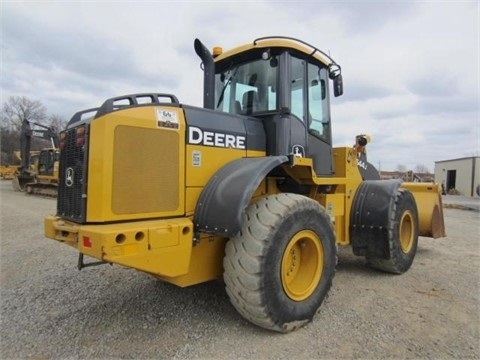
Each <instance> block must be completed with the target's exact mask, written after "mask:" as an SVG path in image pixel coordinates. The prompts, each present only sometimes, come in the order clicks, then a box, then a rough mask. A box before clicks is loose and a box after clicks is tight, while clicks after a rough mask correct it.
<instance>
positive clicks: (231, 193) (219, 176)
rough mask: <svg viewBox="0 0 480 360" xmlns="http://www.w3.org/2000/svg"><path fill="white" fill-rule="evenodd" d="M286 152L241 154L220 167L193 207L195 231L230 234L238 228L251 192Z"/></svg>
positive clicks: (223, 235)
mask: <svg viewBox="0 0 480 360" xmlns="http://www.w3.org/2000/svg"><path fill="white" fill-rule="evenodd" d="M287 161H288V157H287V156H268V157H258V158H242V159H237V160H233V161H232V162H230V163H228V164H226V165H224V166H223V167H221V168H220V169H219V170H218V171H217V172H216V173H215V174H214V175H213V176H212V178H211V179H210V180H209V181H208V182H207V184H206V185H205V187H204V188H203V190H202V193H201V194H200V197H199V199H198V201H197V205H196V207H195V214H194V217H193V223H194V224H195V231H197V232H206V233H210V234H215V235H218V236H222V237H232V236H233V235H235V234H236V233H237V232H238V231H239V230H240V228H241V222H242V220H241V219H242V214H243V213H244V212H245V209H246V208H247V206H248V204H249V202H250V199H251V198H252V195H253V192H254V191H255V190H256V189H257V188H258V186H259V185H260V183H261V182H262V180H263V179H264V178H265V176H266V175H267V174H268V173H269V172H270V171H271V170H273V169H274V168H275V167H277V166H279V165H281V164H283V163H285V162H287Z"/></svg>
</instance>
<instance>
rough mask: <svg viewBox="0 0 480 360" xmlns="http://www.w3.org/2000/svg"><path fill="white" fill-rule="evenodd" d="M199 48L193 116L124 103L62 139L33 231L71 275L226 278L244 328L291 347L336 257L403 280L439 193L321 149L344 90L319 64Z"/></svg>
mask: <svg viewBox="0 0 480 360" xmlns="http://www.w3.org/2000/svg"><path fill="white" fill-rule="evenodd" d="M194 48H195V51H196V53H197V55H198V56H199V57H200V59H201V61H202V65H203V66H202V69H203V71H204V92H203V96H204V104H203V107H196V106H190V105H186V104H182V103H180V102H179V101H178V99H177V97H176V96H175V95H173V94H165V93H163V94H159V93H141V94H132V95H125V96H119V97H115V98H111V99H108V100H106V101H105V102H104V103H103V105H101V106H100V107H99V108H95V109H89V110H84V111H80V112H78V113H76V114H75V115H74V116H73V117H72V119H71V120H70V122H69V123H68V124H67V127H66V129H65V130H64V131H62V132H61V133H60V145H59V146H60V149H61V150H60V180H59V191H58V198H57V213H56V215H55V216H53V215H52V216H48V217H46V218H45V228H44V230H45V236H46V237H47V238H50V239H53V240H55V241H58V242H59V243H62V244H67V245H69V246H72V247H73V248H74V249H76V250H77V251H78V253H79V257H78V268H79V269H82V268H85V267H88V266H93V265H99V264H119V265H121V266H125V267H129V268H134V269H137V270H140V271H143V272H145V273H148V274H151V275H153V276H155V277H156V278H159V279H161V280H163V281H166V282H169V283H172V284H175V285H177V286H180V287H185V286H190V285H194V284H198V283H201V282H205V281H210V280H214V279H217V278H219V277H223V279H224V282H225V287H226V291H227V293H228V296H229V297H230V300H231V302H232V305H233V306H234V307H235V308H236V309H237V310H238V312H239V313H240V314H241V315H242V316H243V317H244V318H246V319H247V320H249V321H251V322H252V323H254V324H256V325H258V326H261V327H263V328H266V329H269V330H273V331H278V332H282V333H286V332H289V331H292V330H295V329H297V328H299V327H301V326H303V325H305V324H306V323H308V322H309V321H311V320H312V318H313V317H314V315H315V313H316V312H317V310H318V308H319V307H320V305H321V303H322V301H323V300H324V299H325V297H326V296H327V293H328V291H329V289H330V287H331V285H332V279H333V276H334V273H335V266H336V263H337V246H350V247H351V249H352V250H353V253H354V254H355V255H358V256H362V257H364V258H365V261H366V263H367V264H368V265H369V266H370V267H372V268H374V269H377V270H380V271H384V272H388V273H393V274H401V273H404V272H405V271H407V270H408V269H409V268H410V266H411V265H412V263H413V260H414V257H415V254H416V251H417V243H418V238H419V236H427V237H433V238H438V237H443V236H445V227H444V220H443V210H442V203H441V197H440V195H439V186H438V184H434V183H408V182H402V181H401V180H380V175H379V173H378V171H377V170H376V169H375V167H374V166H373V165H372V164H370V163H369V162H368V161H367V156H366V155H367V150H366V147H367V144H368V142H369V141H370V137H369V136H367V135H364V134H362V135H357V136H356V137H355V145H354V146H352V147H334V146H333V145H332V124H333V121H332V118H331V115H330V90H329V88H330V86H329V84H330V80H331V81H332V83H333V95H334V96H340V95H342V93H343V80H342V75H341V68H340V66H339V65H338V64H337V63H336V62H335V61H334V60H333V59H332V58H331V57H330V56H328V55H327V54H326V53H325V52H323V51H321V50H319V49H318V48H316V47H315V46H312V45H310V44H307V43H306V42H303V41H301V40H298V39H293V38H289V37H264V38H259V39H256V40H254V41H253V42H250V43H247V44H245V45H242V46H239V47H236V48H234V49H231V50H228V51H225V52H224V51H223V50H222V49H221V48H214V50H213V53H211V52H210V51H209V50H208V49H207V48H206V47H205V46H204V45H203V44H202V43H201V42H200V41H199V40H198V39H196V40H195V42H194ZM352 137H353V136H352ZM87 257H88V258H92V259H94V260H93V261H86V258H87ZM72 280H73V279H72ZM77 281H81V279H77ZM85 291H88V289H86V290H85ZM158 295H159V296H161V294H160V293H159V294H158ZM192 301H194V299H192Z"/></svg>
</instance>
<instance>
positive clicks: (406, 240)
mask: <svg viewBox="0 0 480 360" xmlns="http://www.w3.org/2000/svg"><path fill="white" fill-rule="evenodd" d="M414 230H415V228H414V225H413V216H412V213H411V212H410V211H406V212H405V213H404V214H403V215H402V218H401V219H400V227H399V237H400V247H401V248H402V252H403V253H405V254H408V253H409V252H410V250H412V246H413V236H414V232H415V231H414Z"/></svg>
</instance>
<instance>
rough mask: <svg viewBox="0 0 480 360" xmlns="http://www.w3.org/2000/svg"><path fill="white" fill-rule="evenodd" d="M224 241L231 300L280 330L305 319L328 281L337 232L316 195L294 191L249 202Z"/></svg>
mask: <svg viewBox="0 0 480 360" xmlns="http://www.w3.org/2000/svg"><path fill="white" fill-rule="evenodd" d="M242 220H243V221H242V228H241V230H240V232H239V233H238V234H237V235H235V236H234V237H233V238H231V239H230V241H228V242H227V244H226V247H225V258H224V269H225V270H224V271H225V272H224V280H225V285H226V290H227V293H228V296H229V297H230V300H231V302H232V304H233V306H234V307H235V308H236V309H237V311H238V312H239V313H240V314H241V315H242V316H243V317H244V318H245V319H247V320H249V321H250V322H252V323H254V324H256V325H258V326H261V327H263V328H265V329H269V330H274V331H278V332H282V333H286V332H290V331H293V330H295V329H297V328H299V327H301V326H303V325H305V324H306V323H308V322H309V321H311V320H312V318H313V316H314V315H315V313H316V312H317V310H318V308H319V307H320V305H321V303H322V301H323V300H324V298H325V297H326V295H327V294H328V291H329V290H330V287H331V285H332V279H333V276H334V272H335V265H336V245H335V235H334V231H333V227H332V224H331V221H330V218H329V216H328V215H327V214H326V212H325V210H324V209H323V207H321V206H320V205H319V204H318V203H317V202H316V201H314V200H311V199H309V198H307V197H304V196H301V195H296V194H278V195H273V196H267V197H264V198H262V199H260V200H258V201H257V202H256V203H254V204H252V205H251V206H250V207H249V208H248V209H247V210H246V213H245V215H244V216H243V219H242Z"/></svg>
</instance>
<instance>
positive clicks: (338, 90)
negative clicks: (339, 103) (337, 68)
mask: <svg viewBox="0 0 480 360" xmlns="http://www.w3.org/2000/svg"><path fill="white" fill-rule="evenodd" d="M342 94H343V78H342V75H341V74H339V75H337V76H335V77H334V78H333V95H334V96H335V97H338V96H341V95H342Z"/></svg>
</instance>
